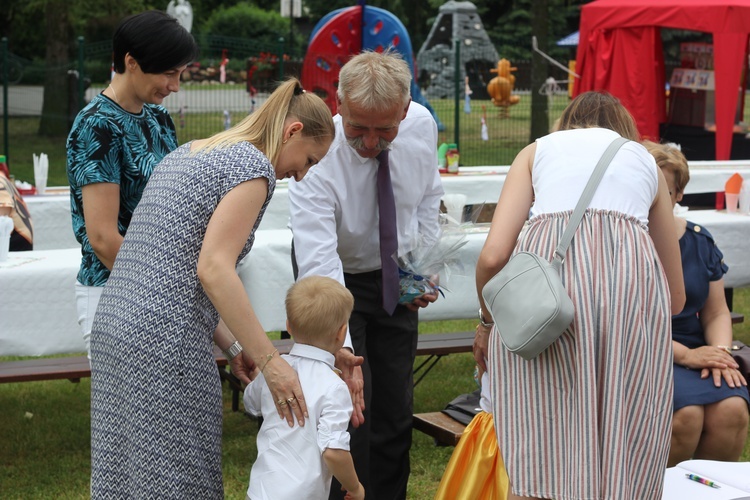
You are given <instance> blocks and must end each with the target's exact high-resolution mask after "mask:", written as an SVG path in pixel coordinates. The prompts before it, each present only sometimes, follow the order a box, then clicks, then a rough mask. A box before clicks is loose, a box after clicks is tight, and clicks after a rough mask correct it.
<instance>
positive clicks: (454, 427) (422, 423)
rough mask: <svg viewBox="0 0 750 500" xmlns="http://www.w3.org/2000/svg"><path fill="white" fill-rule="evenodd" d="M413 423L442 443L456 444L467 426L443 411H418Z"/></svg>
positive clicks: (416, 427) (438, 442) (415, 426)
mask: <svg viewBox="0 0 750 500" xmlns="http://www.w3.org/2000/svg"><path fill="white" fill-rule="evenodd" d="M412 425H413V426H414V428H415V429H417V430H418V431H422V432H424V433H425V434H427V435H428V436H432V437H433V438H434V439H435V442H436V443H437V444H440V445H447V446H456V445H457V444H458V440H459V439H461V434H463V432H464V429H465V428H466V426H465V425H464V424H462V423H461V422H458V421H457V420H454V419H453V418H451V417H449V416H448V415H446V414H445V413H443V412H440V411H435V412H430V413H417V414H415V415H414V418H413V419H412Z"/></svg>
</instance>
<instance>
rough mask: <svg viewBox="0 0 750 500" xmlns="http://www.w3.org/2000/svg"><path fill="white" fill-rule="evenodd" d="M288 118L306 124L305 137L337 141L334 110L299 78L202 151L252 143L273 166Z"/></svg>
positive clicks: (213, 138) (278, 89)
mask: <svg viewBox="0 0 750 500" xmlns="http://www.w3.org/2000/svg"><path fill="white" fill-rule="evenodd" d="M288 118H291V119H294V120H297V121H299V122H300V123H302V125H303V128H302V136H303V137H308V138H313V139H316V141H317V142H319V143H320V142H322V141H329V140H333V138H334V136H335V134H336V130H335V128H334V125H333V118H332V117H331V110H330V109H328V106H326V104H325V102H323V100H322V99H321V98H320V97H318V96H317V95H315V94H314V93H312V92H305V91H304V90H302V85H301V84H300V82H299V80H297V79H296V78H290V79H288V80H286V81H285V82H283V83H282V84H280V85H279V87H278V88H277V89H276V90H274V91H273V93H272V94H271V95H270V96H269V97H268V99H267V100H266V102H264V103H263V105H262V106H261V107H260V108H259V109H258V110H257V111H255V112H254V113H251V114H249V115H247V116H246V117H245V118H244V119H243V120H242V121H241V122H240V123H238V124H237V125H235V126H234V127H232V128H230V129H228V130H225V131H223V132H219V133H218V134H215V135H213V136H212V137H210V138H209V139H208V140H207V141H206V143H205V144H204V145H203V146H202V147H201V148H198V151H201V150H202V151H210V150H211V149H214V148H223V147H227V146H231V145H233V144H236V143H238V142H242V141H248V142H250V143H251V144H253V145H254V146H255V147H256V148H258V149H259V150H261V151H262V152H263V154H265V155H266V157H267V158H268V159H269V161H270V162H271V164H272V165H275V164H276V161H277V160H278V157H279V152H280V151H281V144H282V141H283V136H284V124H285V123H286V120H287V119H288Z"/></svg>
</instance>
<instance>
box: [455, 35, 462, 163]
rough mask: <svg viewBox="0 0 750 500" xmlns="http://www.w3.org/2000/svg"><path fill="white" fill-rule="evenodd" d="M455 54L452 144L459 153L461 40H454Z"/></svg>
mask: <svg viewBox="0 0 750 500" xmlns="http://www.w3.org/2000/svg"><path fill="white" fill-rule="evenodd" d="M453 52H454V53H455V61H454V63H453V64H454V68H453V80H454V81H453V84H454V85H453V87H454V89H453V95H454V99H453V100H454V103H453V130H454V131H453V139H454V140H453V142H455V143H456V147H457V148H458V150H459V151H461V148H460V147H459V146H460V144H459V142H458V141H459V136H460V131H459V128H460V126H461V120H460V118H459V117H460V116H461V114H460V113H459V112H458V108H459V101H460V93H461V82H460V80H461V40H460V39H458V38H456V39H455V40H454V50H453Z"/></svg>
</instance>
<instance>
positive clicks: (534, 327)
mask: <svg viewBox="0 0 750 500" xmlns="http://www.w3.org/2000/svg"><path fill="white" fill-rule="evenodd" d="M626 142H628V140H627V139H625V138H623V137H619V138H617V139H615V140H614V141H613V142H612V144H610V145H609V147H608V148H607V150H606V151H604V154H603V155H602V157H601V159H600V160H599V163H597V164H596V168H594V172H593V173H592V174H591V178H590V179H589V181H588V183H587V184H586V187H585V189H584V190H583V194H582V195H581V199H580V200H579V201H578V204H577V205H576V208H575V210H573V214H572V215H571V216H570V222H569V223H568V226H567V227H566V228H565V232H564V233H563V236H562V239H561V240H560V243H559V245H558V246H557V248H556V249H555V256H554V258H553V259H552V262H551V263H550V262H548V261H547V260H546V259H543V258H542V257H540V256H538V255H536V254H534V253H531V252H518V253H516V254H514V255H513V256H512V257H511V258H510V260H508V263H507V264H506V265H505V267H503V269H502V270H501V271H500V272H499V273H497V274H496V275H495V276H493V277H492V279H490V280H489V281H488V282H487V284H486V285H485V286H484V288H483V289H482V298H484V302H485V304H486V305H487V308H488V309H489V310H490V312H491V313H492V318H493V320H494V322H495V328H496V330H497V332H498V333H499V334H500V338H501V339H502V342H503V345H504V346H505V348H506V349H507V350H508V351H510V352H512V353H514V354H517V355H519V356H521V357H522V358H524V359H526V360H530V359H534V358H535V357H537V356H538V355H539V354H540V353H541V352H542V351H544V350H545V349H547V347H549V346H550V345H551V344H552V343H553V342H554V341H555V340H557V339H558V337H560V335H562V333H563V332H564V331H565V330H566V329H567V328H568V327H569V326H570V323H571V322H572V321H573V302H572V301H571V300H570V297H568V294H567V292H566V291H565V286H564V285H563V283H562V280H561V279H560V266H562V262H563V259H564V258H565V253H566V252H567V250H568V247H569V246H570V242H571V241H572V240H573V235H574V234H575V232H576V230H577V229H578V225H579V224H580V223H581V219H582V218H583V214H584V212H585V211H586V208H587V207H588V206H589V202H590V201H591V198H593V196H594V192H595V191H596V188H597V187H598V186H599V182H600V181H601V179H602V177H603V176H604V172H605V171H606V170H607V167H608V166H609V163H610V162H611V161H612V158H613V157H614V156H615V154H616V153H617V151H618V150H619V149H620V147H621V146H622V145H623V144H625V143H626Z"/></svg>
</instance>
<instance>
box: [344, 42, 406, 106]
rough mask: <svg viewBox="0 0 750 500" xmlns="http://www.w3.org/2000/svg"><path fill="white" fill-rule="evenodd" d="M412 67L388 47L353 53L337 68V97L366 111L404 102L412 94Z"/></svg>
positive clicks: (401, 104)
mask: <svg viewBox="0 0 750 500" xmlns="http://www.w3.org/2000/svg"><path fill="white" fill-rule="evenodd" d="M411 79H412V75H411V70H409V65H408V64H406V62H405V61H404V60H403V59H402V58H401V56H400V55H399V54H398V53H397V52H395V51H393V50H392V49H388V50H386V51H385V52H382V53H378V52H372V51H365V52H362V53H360V54H357V55H356V56H354V57H352V58H351V59H350V60H349V62H347V63H346V64H345V65H344V66H343V67H342V68H341V71H340V72H339V87H338V98H339V100H340V101H341V102H345V101H347V102H350V103H353V104H356V105H358V106H361V107H362V108H364V109H365V110H367V111H376V112H377V111H385V110H390V109H392V108H393V107H394V106H396V105H400V106H406V105H407V104H408V103H409V99H410V98H411Z"/></svg>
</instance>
